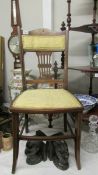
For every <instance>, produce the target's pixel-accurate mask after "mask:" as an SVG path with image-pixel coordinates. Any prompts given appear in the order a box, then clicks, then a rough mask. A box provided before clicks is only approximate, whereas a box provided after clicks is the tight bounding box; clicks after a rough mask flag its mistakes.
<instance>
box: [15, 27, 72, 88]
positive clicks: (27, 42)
mask: <svg viewBox="0 0 98 175" xmlns="http://www.w3.org/2000/svg"><path fill="white" fill-rule="evenodd" d="M17 30H18V36H19V47H20V54H19V57H20V60H21V64H22V66H21V67H22V83H23V90H25V89H26V82H27V80H26V79H25V70H24V68H25V66H24V52H36V54H37V56H38V59H39V68H40V69H41V68H43V69H42V70H41V71H42V72H41V74H42V76H44V74H45V73H46V71H45V67H44V64H45V66H46V67H47V70H48V69H49V72H48V71H47V74H46V75H47V76H48V75H49V74H50V68H51V63H50V57H51V54H52V53H53V52H62V51H64V53H65V54H64V55H65V56H64V80H62V81H61V80H55V79H53V80H51V81H50V80H49V83H54V84H56V83H60V82H62V83H63V87H64V88H66V89H67V87H68V38H69V37H68V36H69V31H68V30H66V31H63V32H52V31H49V30H45V32H44V29H41V30H42V32H39V29H38V30H36V31H33V32H29V34H28V35H27V34H26V35H23V34H22V31H21V28H20V26H18V29H17ZM46 55H47V56H46ZM45 59H46V60H47V63H46V62H45ZM44 78H45V77H44ZM45 80H46V79H44V81H42V80H41V81H40V80H35V81H36V83H37V82H38V83H45ZM31 82H32V83H34V80H33V81H31ZM47 82H48V80H47ZM47 82H46V83H47ZM29 83H30V81H29Z"/></svg>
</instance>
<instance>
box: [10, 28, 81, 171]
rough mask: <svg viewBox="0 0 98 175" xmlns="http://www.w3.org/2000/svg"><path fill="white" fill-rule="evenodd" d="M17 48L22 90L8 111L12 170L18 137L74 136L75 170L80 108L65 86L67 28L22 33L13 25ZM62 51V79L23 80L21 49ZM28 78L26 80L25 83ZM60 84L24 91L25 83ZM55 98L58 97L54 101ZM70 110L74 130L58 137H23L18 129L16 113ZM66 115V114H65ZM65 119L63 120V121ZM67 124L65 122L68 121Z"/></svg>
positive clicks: (64, 111) (33, 138)
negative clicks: (31, 33) (9, 112)
mask: <svg viewBox="0 0 98 175" xmlns="http://www.w3.org/2000/svg"><path fill="white" fill-rule="evenodd" d="M17 31H18V37H19V47H20V54H19V57H20V60H21V65H22V66H21V67H22V83H23V92H22V93H21V94H20V95H19V96H18V97H17V98H16V99H15V100H14V101H13V103H12V105H11V107H10V111H11V112H12V119H13V166H12V173H15V170H16V163H17V159H18V154H19V141H20V140H45V141H46V140H48V141H51V140H64V139H71V138H73V139H74V142H75V158H76V163H77V167H78V169H80V168H81V166H80V137H81V127H80V125H81V114H82V111H83V107H82V105H81V103H80V102H79V101H78V100H77V99H76V97H75V96H74V95H73V94H71V93H70V92H69V91H68V90H67V88H68V39H69V31H68V30H66V31H65V32H58V33H53V32H51V33H49V34H48V33H45V34H43V35H40V34H34V35H30V34H28V35H22V32H21V28H20V27H19V26H18V27H17ZM62 51H64V52H65V57H64V80H58V79H51V80H50V79H45V78H44V79H37V80H26V79H25V73H24V72H25V62H24V52H36V53H39V52H40V53H41V52H42V53H44V52H47V53H48V52H49V53H50V52H62ZM28 81H29V82H28ZM39 82H40V83H45V82H46V83H49V84H51V83H54V84H57V83H61V82H62V83H63V89H30V90H27V88H26V83H39ZM58 99H59V100H58ZM68 112H69V113H71V112H74V113H75V114H76V115H75V132H73V131H72V129H71V126H70V127H69V128H70V130H71V133H69V132H68V131H66V132H65V133H64V135H61V136H27V135H24V134H23V129H22V130H20V129H19V114H20V113H24V114H26V115H27V114H48V115H49V116H50V118H51V116H52V115H53V114H60V113H64V114H67V113H68ZM65 117H66V115H65ZM65 121H66V120H65ZM68 126H69V124H68Z"/></svg>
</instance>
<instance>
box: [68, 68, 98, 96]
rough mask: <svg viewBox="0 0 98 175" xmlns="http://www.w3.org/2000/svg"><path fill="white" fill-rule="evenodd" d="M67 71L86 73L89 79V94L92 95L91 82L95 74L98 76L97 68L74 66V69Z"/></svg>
mask: <svg viewBox="0 0 98 175" xmlns="http://www.w3.org/2000/svg"><path fill="white" fill-rule="evenodd" d="M68 69H71V70H77V71H81V72H82V73H88V74H89V77H90V84H89V94H92V92H93V87H92V81H93V78H94V76H95V74H98V68H92V67H90V66H76V67H69V68H68Z"/></svg>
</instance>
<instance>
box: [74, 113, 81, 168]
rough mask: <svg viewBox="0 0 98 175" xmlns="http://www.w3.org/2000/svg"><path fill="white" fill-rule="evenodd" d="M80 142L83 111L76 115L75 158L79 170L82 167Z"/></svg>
mask: <svg viewBox="0 0 98 175" xmlns="http://www.w3.org/2000/svg"><path fill="white" fill-rule="evenodd" d="M80 143H81V113H78V114H77V116H76V117H75V158H76V164H77V168H78V170H80V169H81V164H80Z"/></svg>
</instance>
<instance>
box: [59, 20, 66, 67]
mask: <svg viewBox="0 0 98 175" xmlns="http://www.w3.org/2000/svg"><path fill="white" fill-rule="evenodd" d="M60 29H61V31H64V30H66V25H65V22H64V21H63V22H62V24H61V28H60ZM61 69H64V52H62V54H61Z"/></svg>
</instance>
